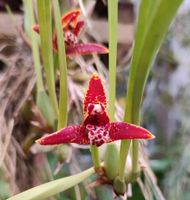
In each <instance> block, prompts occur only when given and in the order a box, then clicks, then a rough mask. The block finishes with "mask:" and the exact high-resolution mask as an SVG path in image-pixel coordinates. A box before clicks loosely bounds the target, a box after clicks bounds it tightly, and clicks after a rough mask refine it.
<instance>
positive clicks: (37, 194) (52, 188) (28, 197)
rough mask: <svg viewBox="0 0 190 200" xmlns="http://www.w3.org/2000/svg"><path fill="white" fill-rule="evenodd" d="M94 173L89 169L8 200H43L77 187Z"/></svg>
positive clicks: (92, 169)
mask: <svg viewBox="0 0 190 200" xmlns="http://www.w3.org/2000/svg"><path fill="white" fill-rule="evenodd" d="M94 173H95V171H94V168H89V169H87V170H85V171H83V172H81V173H79V174H76V175H73V176H69V177H65V178H61V179H57V180H55V181H51V182H49V183H45V184H42V185H39V186H36V187H34V188H32V189H29V190H26V191H25V192H22V193H20V194H17V195H15V196H13V197H10V198H9V199H7V200H42V199H45V198H48V197H51V196H53V195H55V194H57V193H59V192H63V191H65V190H67V189H69V188H71V187H73V186H75V185H77V184H78V183H80V182H82V181H83V180H85V179H86V178H88V177H89V176H91V175H93V174H94Z"/></svg>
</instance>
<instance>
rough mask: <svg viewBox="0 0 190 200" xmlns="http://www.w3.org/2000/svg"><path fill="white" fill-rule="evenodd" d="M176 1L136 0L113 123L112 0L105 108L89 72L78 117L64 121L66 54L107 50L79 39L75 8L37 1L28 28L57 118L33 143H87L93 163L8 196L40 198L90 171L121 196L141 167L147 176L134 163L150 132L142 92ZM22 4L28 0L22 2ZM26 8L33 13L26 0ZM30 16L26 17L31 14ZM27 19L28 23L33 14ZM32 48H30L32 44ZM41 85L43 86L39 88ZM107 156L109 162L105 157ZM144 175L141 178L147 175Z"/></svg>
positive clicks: (113, 1)
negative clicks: (122, 91)
mask: <svg viewBox="0 0 190 200" xmlns="http://www.w3.org/2000/svg"><path fill="white" fill-rule="evenodd" d="M181 2H182V0H174V1H165V0H155V1H154V2H153V1H151V0H143V1H141V5H140V7H139V16H138V19H137V26H136V35H135V42H134V47H133V53H132V60H131V65H130V75H129V80H128V84H127V94H126V109H125V116H124V120H123V121H119V122H116V121H115V120H114V110H115V99H116V97H115V91H116V58H117V51H116V50H117V24H118V22H117V17H118V1H117V0H108V21H109V22H108V23H109V79H110V80H109V81H110V82H109V86H110V87H109V101H108V102H109V107H108V105H107V98H106V95H105V89H104V86H103V83H102V81H101V79H100V76H99V75H98V74H93V75H92V77H91V79H90V81H89V85H88V88H87V91H86V95H85V97H84V102H83V112H84V119H83V122H82V123H81V124H72V125H69V126H67V103H68V102H67V99H68V98H67V89H68V88H67V87H69V84H68V83H67V62H66V56H68V57H72V58H74V57H75V56H79V55H80V56H83V55H86V54H92V53H100V54H102V53H108V50H107V49H106V48H105V47H104V46H102V45H99V44H95V43H86V44H85V43H80V42H79V34H80V32H81V30H82V29H83V27H84V21H83V20H79V17H80V15H81V12H80V10H79V9H75V10H72V11H68V12H66V14H65V15H63V17H62V18H61V15H60V8H59V3H58V0H53V1H50V0H37V10H38V23H39V25H36V24H34V23H33V24H31V27H32V26H33V31H35V32H37V33H39V34H40V40H41V49H42V61H43V67H44V69H45V70H44V71H45V73H46V84H47V86H48V92H49V102H50V105H51V107H53V110H54V111H53V113H54V115H55V116H56V119H58V128H57V129H56V130H57V131H56V132H54V133H52V134H49V135H45V136H43V137H42V138H40V139H38V140H37V141H36V142H37V143H39V144H40V145H57V144H61V145H62V144H70V143H77V144H79V145H90V150H91V156H92V161H93V165H94V166H93V167H92V168H89V169H87V170H85V171H83V172H81V173H78V174H75V175H73V176H68V177H64V178H61V179H57V180H54V181H51V182H49V183H46V184H42V185H40V186H37V187H34V188H32V189H30V190H27V191H25V192H23V193H20V194H18V195H16V196H13V197H11V198H10V199H12V200H17V199H44V198H47V197H50V196H52V195H55V194H57V193H59V192H62V191H64V190H66V189H68V188H71V187H73V186H75V185H77V184H78V183H80V182H82V181H84V179H86V178H88V177H90V176H92V175H93V174H95V173H96V174H97V176H96V180H95V186H96V185H101V186H102V187H103V186H105V184H107V183H109V184H111V185H112V186H113V190H114V192H115V194H117V195H124V194H126V192H127V186H128V184H131V183H132V182H134V181H136V180H137V179H139V176H140V171H142V169H143V172H144V175H145V177H146V176H147V173H146V172H147V171H146V167H147V168H148V166H146V167H144V168H142V169H141V168H140V165H139V160H140V159H139V140H140V139H153V138H154V136H153V135H152V134H151V133H150V132H149V131H148V130H146V129H144V128H142V127H140V108H141V102H142V96H143V91H144V87H145V84H146V80H147V77H148V75H149V72H150V67H151V64H152V61H153V60H154V58H155V56H156V53H157V52H158V49H159V47H160V45H161V42H162V40H163V38H164V36H165V34H166V32H167V30H168V27H169V25H170V23H171V21H172V19H173V18H174V16H175V14H176V12H177V9H178V7H179V6H180V4H181ZM25 3H26V4H28V3H27V1H25ZM51 6H53V10H54V18H55V29H53V31H52V24H51V23H52V18H51ZM28 9H30V11H32V12H33V10H32V6H31V4H30V6H28ZM168 10H170V12H168ZM30 17H31V18H32V15H31V16H30ZM31 21H32V22H34V18H33V20H31ZM32 37H36V35H34V34H33V35H32ZM34 43H35V41H34ZM34 46H35V45H34ZM33 48H34V49H33V50H35V47H33ZM53 51H54V54H58V57H59V71H60V95H59V97H60V98H59V102H58V101H57V96H56V92H55V78H54V72H53V69H52V67H53ZM35 55H36V54H35ZM38 56H39V55H38ZM35 58H36V57H35ZM36 73H37V78H38V79H39V77H40V76H42V75H40V74H39V70H38V68H36ZM42 88H43V89H44V87H42ZM43 91H44V90H43ZM108 111H109V115H108ZM63 118H64V120H63ZM117 140H121V145H120V151H119V153H118V154H115V153H116V151H117V149H116V150H115V143H114V142H115V141H117ZM103 144H104V145H107V146H106V149H107V152H112V153H110V154H111V155H107V156H106V157H105V159H103V163H101V161H100V156H99V147H100V146H101V145H103ZM130 148H131V159H132V167H131V169H130V170H129V169H128V168H126V160H127V156H128V154H129V152H130V151H129V149H130ZM110 158H112V159H113V161H112V162H110ZM108 163H109V164H108ZM114 164H118V166H116V167H115V166H114ZM148 178H149V177H148ZM148 178H147V180H150V179H148ZM148 184H149V187H150V188H151V187H153V186H155V185H156V183H155V182H150V181H149V182H148ZM155 188H156V189H155V190H153V193H154V196H156V197H159V198H157V199H163V198H162V194H161V192H160V190H159V189H158V187H157V186H155Z"/></svg>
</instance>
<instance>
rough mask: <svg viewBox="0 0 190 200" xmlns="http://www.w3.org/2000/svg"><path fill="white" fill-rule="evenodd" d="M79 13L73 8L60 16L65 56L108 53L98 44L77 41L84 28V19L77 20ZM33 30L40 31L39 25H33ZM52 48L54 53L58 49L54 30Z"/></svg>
mask: <svg viewBox="0 0 190 200" xmlns="http://www.w3.org/2000/svg"><path fill="white" fill-rule="evenodd" d="M80 15H81V12H80V10H78V9H77V10H73V11H70V12H67V13H66V14H65V15H63V17H62V18H61V24H62V29H63V34H64V40H65V44H66V54H67V56H70V57H73V56H76V55H87V54H92V53H98V54H106V53H108V49H107V48H106V47H104V46H102V45H100V44H96V43H87V44H83V43H79V42H78V40H79V38H78V37H79V35H80V33H81V31H82V29H83V28H84V25H85V24H84V21H83V20H81V21H79V17H80ZM33 30H34V31H35V32H37V33H39V31H40V27H39V25H38V24H35V25H34V26H33ZM52 44H53V50H54V52H55V53H57V51H58V46H57V34H56V32H54V33H53V39H52Z"/></svg>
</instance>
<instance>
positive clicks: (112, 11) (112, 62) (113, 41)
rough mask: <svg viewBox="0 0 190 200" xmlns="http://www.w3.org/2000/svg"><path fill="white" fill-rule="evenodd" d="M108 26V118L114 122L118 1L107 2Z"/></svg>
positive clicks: (109, 0) (110, 0)
mask: <svg viewBox="0 0 190 200" xmlns="http://www.w3.org/2000/svg"><path fill="white" fill-rule="evenodd" d="M108 24H109V116H110V119H111V121H113V120H114V114H115V96H116V65H117V32H118V28H117V27H118V0H108Z"/></svg>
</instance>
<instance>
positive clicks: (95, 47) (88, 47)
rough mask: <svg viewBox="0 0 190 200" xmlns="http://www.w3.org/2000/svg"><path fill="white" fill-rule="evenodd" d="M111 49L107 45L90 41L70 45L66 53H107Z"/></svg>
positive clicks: (75, 54) (74, 54) (69, 54)
mask: <svg viewBox="0 0 190 200" xmlns="http://www.w3.org/2000/svg"><path fill="white" fill-rule="evenodd" d="M108 52H109V51H108V49H107V48H106V47H104V46H102V45H100V44H95V43H88V44H76V45H75V46H68V47H67V49H66V53H67V55H68V56H70V57H74V56H77V55H88V54H93V53H97V54H107V53H108Z"/></svg>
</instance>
